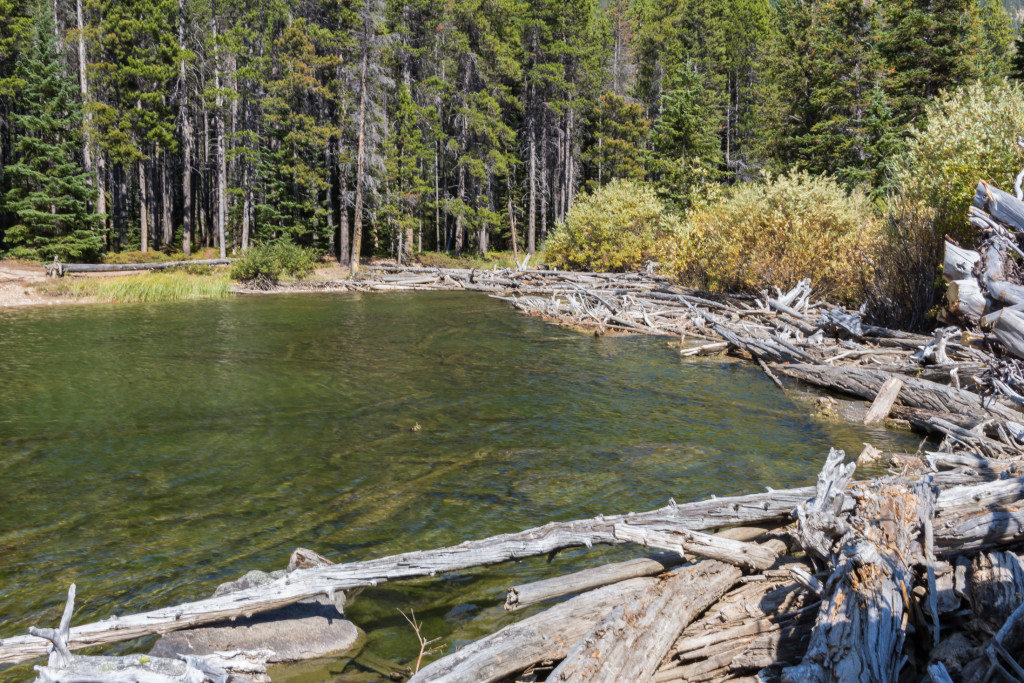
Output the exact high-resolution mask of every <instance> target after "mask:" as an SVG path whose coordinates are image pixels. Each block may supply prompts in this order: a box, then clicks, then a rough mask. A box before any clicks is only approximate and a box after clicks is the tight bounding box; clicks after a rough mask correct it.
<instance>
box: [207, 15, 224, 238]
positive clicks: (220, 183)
mask: <svg viewBox="0 0 1024 683" xmlns="http://www.w3.org/2000/svg"><path fill="white" fill-rule="evenodd" d="M210 26H211V28H212V30H213V42H214V49H215V50H216V53H215V55H216V56H215V58H214V60H213V64H214V66H213V87H214V89H215V90H216V91H217V99H216V105H217V145H216V153H217V242H218V244H219V246H220V257H221V258H226V257H227V245H226V244H225V240H224V234H225V230H224V223H225V221H226V220H227V158H226V154H227V145H226V140H225V128H224V95H223V94H222V93H221V89H220V47H219V46H217V45H216V43H217V6H216V4H214V5H212V6H211V8H210Z"/></svg>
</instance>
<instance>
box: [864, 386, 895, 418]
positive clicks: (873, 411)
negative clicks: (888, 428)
mask: <svg viewBox="0 0 1024 683" xmlns="http://www.w3.org/2000/svg"><path fill="white" fill-rule="evenodd" d="M902 388H903V380H901V379H900V378H899V377H890V378H889V379H887V380H885V382H884V383H883V384H882V388H881V389H879V391H878V395H877V396H875V400H874V401H873V402H872V403H871V407H870V408H869V409H868V414H867V415H865V416H864V424H865V425H871V424H874V423H876V422H881V421H882V420H884V419H885V418H887V417H889V411H890V410H892V404H893V403H895V402H896V397H897V396H899V395H900V389H902Z"/></svg>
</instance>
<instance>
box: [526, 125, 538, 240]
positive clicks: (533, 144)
mask: <svg viewBox="0 0 1024 683" xmlns="http://www.w3.org/2000/svg"><path fill="white" fill-rule="evenodd" d="M536 248H537V135H536V133H535V132H534V124H533V121H532V120H531V121H530V228H529V232H528V233H527V237H526V253H528V254H532V253H533V252H534V251H535V250H536Z"/></svg>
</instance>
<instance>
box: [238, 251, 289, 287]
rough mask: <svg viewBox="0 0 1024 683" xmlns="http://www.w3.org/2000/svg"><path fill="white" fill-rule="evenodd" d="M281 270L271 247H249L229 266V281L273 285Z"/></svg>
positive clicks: (279, 262)
mask: <svg viewBox="0 0 1024 683" xmlns="http://www.w3.org/2000/svg"><path fill="white" fill-rule="evenodd" d="M282 270H283V268H282V267H281V261H280V259H278V257H277V254H276V253H275V250H274V248H273V246H272V245H269V244H261V245H259V246H256V247H249V248H248V249H246V250H245V251H244V252H243V253H242V257H241V258H239V259H238V260H237V261H235V262H234V263H232V264H231V279H232V280H239V281H241V282H258V283H260V284H270V285H274V284H277V281H278V279H280V277H281V271H282Z"/></svg>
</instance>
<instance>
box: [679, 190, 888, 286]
mask: <svg viewBox="0 0 1024 683" xmlns="http://www.w3.org/2000/svg"><path fill="white" fill-rule="evenodd" d="M878 234H879V221H878V219H877V217H876V216H875V214H874V211H873V209H872V207H871V204H870V202H869V201H868V198H867V197H866V196H865V195H864V194H863V193H861V192H859V191H854V192H853V193H850V194H847V193H846V192H845V191H844V190H843V188H842V187H841V186H840V185H839V184H838V183H837V182H836V181H835V179H833V178H831V177H828V176H813V175H810V174H808V173H807V172H806V171H791V172H790V173H789V174H788V175H782V176H778V177H774V178H773V177H770V176H769V177H766V178H765V182H763V183H746V184H742V185H739V186H737V187H736V188H734V189H733V191H732V192H731V194H730V195H729V196H727V197H725V198H723V199H721V200H720V201H719V202H718V203H717V204H714V205H711V206H708V207H705V208H703V209H700V210H697V211H693V212H691V213H690V215H689V217H688V220H687V230H686V236H685V248H684V250H683V252H682V254H681V258H680V259H678V261H677V266H676V268H677V275H679V276H680V277H681V279H684V280H690V281H696V282H694V284H698V285H700V286H704V287H708V288H710V289H728V290H744V291H757V290H763V289H768V288H770V287H774V286H777V287H779V288H781V289H784V290H785V289H788V288H791V287H793V286H794V285H796V283H797V282H798V281H799V280H800V279H801V278H805V277H809V278H811V281H812V286H813V287H814V288H815V289H816V290H818V291H819V292H821V293H823V294H826V295H828V296H831V297H835V298H838V299H841V300H844V301H854V300H856V299H858V298H859V297H860V296H862V295H863V288H864V284H865V281H866V280H867V278H868V276H869V273H868V272H867V271H868V266H867V261H866V259H865V256H866V255H867V254H869V253H870V250H871V249H872V248H873V247H874V246H875V243H876V242H877V239H878Z"/></svg>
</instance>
